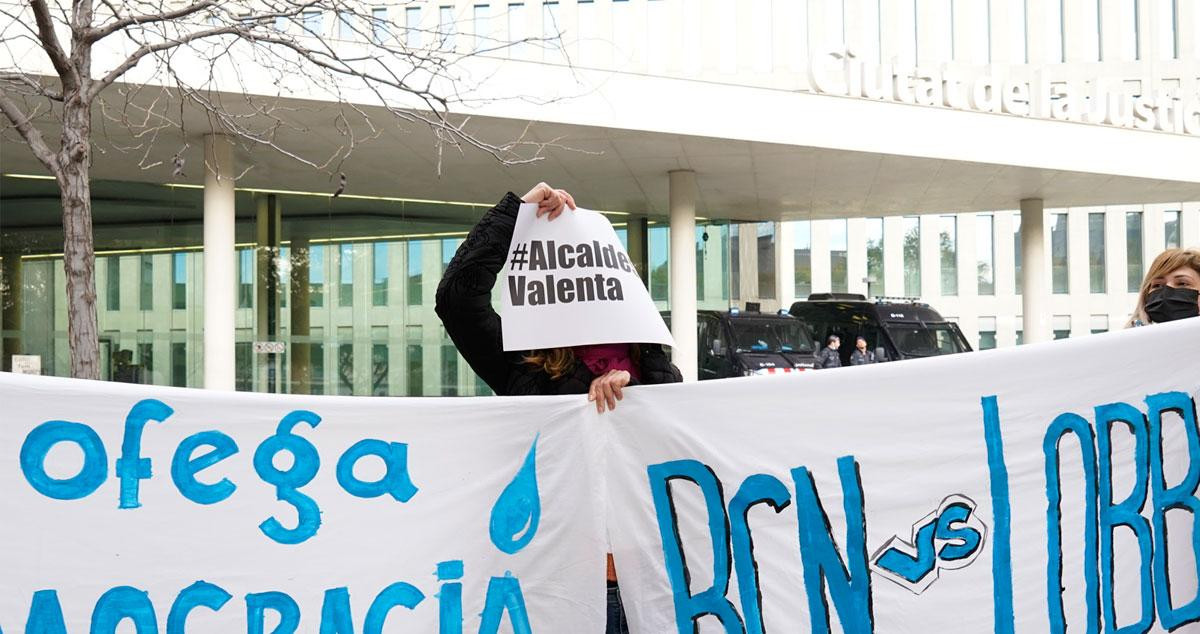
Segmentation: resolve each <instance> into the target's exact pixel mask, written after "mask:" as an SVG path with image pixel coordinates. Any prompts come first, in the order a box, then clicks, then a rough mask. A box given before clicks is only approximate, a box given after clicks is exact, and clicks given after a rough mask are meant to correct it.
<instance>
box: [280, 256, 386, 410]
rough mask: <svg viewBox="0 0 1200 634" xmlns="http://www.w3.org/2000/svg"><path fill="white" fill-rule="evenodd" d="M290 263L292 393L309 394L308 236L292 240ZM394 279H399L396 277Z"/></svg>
mask: <svg viewBox="0 0 1200 634" xmlns="http://www.w3.org/2000/svg"><path fill="white" fill-rule="evenodd" d="M288 257H289V258H290V259H291V269H290V274H291V289H292V290H291V293H292V296H291V298H290V301H289V303H288V309H289V310H290V311H291V322H292V326H291V330H290V331H289V332H288V335H289V336H290V338H291V340H292V345H291V346H290V347H289V354H288V357H289V361H290V363H291V376H292V384H291V390H290V391H291V393H293V394H311V391H310V390H311V387H310V383H311V382H312V344H311V343H309V341H308V337H309V332H310V331H309V313H310V311H311V306H312V298H311V295H310V292H311V288H310V287H309V283H308V277H309V264H308V258H309V243H308V237H307V236H293V237H292V243H291V248H289V249H288ZM395 279H402V278H401V277H399V276H396V278H395Z"/></svg>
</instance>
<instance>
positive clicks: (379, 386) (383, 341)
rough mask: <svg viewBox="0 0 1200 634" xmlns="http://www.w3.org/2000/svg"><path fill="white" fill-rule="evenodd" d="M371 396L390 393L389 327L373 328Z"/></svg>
mask: <svg viewBox="0 0 1200 634" xmlns="http://www.w3.org/2000/svg"><path fill="white" fill-rule="evenodd" d="M371 341H372V343H371V396H387V395H388V379H389V376H388V374H389V371H388V344H387V341H388V329H387V326H377V327H375V328H372V329H371Z"/></svg>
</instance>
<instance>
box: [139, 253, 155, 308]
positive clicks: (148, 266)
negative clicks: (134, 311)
mask: <svg viewBox="0 0 1200 634" xmlns="http://www.w3.org/2000/svg"><path fill="white" fill-rule="evenodd" d="M138 308H140V309H141V310H154V256H152V255H149V254H146V253H143V254H142V255H140V256H138Z"/></svg>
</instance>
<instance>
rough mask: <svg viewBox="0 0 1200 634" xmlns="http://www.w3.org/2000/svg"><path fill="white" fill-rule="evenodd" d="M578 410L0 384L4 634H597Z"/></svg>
mask: <svg viewBox="0 0 1200 634" xmlns="http://www.w3.org/2000/svg"><path fill="white" fill-rule="evenodd" d="M566 400H567V399H564V398H562V397H525V398H509V399H497V398H486V399H483V398H461V399H450V398H446V399H417V398H414V399H400V398H347V397H340V398H339V397H307V396H278V395H267V394H237V393H224V392H209V391H203V390H185V389H175V388H163V387H153V386H142V385H126V384H118V383H102V382H99V381H75V380H70V379H56V378H50V377H28V376H18V375H12V374H0V403H3V404H4V406H3V408H0V631H3V632H5V633H11V634H17V633H19V632H26V631H28V632H48V633H59V632H72V633H74V632H113V631H114V630H113V626H114V625H115V624H116V623H117V622H118V621H124V622H122V624H121V627H120V628H119V629H118V630H117V631H120V632H133V631H135V628H134V627H133V626H136V631H137V632H140V633H145V632H164V633H183V632H185V631H186V632H190V633H219V634H230V633H235V632H247V633H250V632H258V633H263V632H275V633H278V634H290V633H293V632H305V633H307V632H312V633H317V632H331V633H332V632H340V633H343V634H346V633H350V632H354V633H356V634H367V633H372V634H373V633H378V632H430V633H435V632H436V633H439V634H449V633H457V632H468V633H470V634H476V633H480V632H481V633H484V634H492V633H494V632H600V631H602V630H603V629H604V600H605V599H604V592H605V590H604V555H605V551H606V548H605V541H604V540H605V537H604V520H603V516H602V513H603V508H604V505H603V503H602V497H601V496H602V490H601V488H600V483H599V481H598V473H597V468H598V465H599V461H598V459H597V452H598V446H597V445H596V444H595V441H596V440H597V439H598V436H596V435H595V434H593V433H591V432H590V430H589V429H587V428H586V427H585V424H584V423H585V419H584V418H583V417H582V416H579V415H575V416H563V415H561V414H562V412H563V406H564V403H565V402H566ZM569 400H570V402H571V403H574V404H575V410H576V411H583V410H584V409H585V407H586V404H585V403H584V402H583V397H582V396H579V397H576V398H571V399H569ZM60 625H65V629H63V628H61V627H60ZM185 628H186V629H185Z"/></svg>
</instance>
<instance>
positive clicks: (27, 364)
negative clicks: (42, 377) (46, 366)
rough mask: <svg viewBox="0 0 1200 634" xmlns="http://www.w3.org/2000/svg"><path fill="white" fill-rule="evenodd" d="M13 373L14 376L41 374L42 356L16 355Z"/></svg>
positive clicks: (13, 361) (13, 358)
mask: <svg viewBox="0 0 1200 634" xmlns="http://www.w3.org/2000/svg"><path fill="white" fill-rule="evenodd" d="M12 371H13V373H14V374H41V373H42V356H41V355H39V354H14V355H13V356H12Z"/></svg>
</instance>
